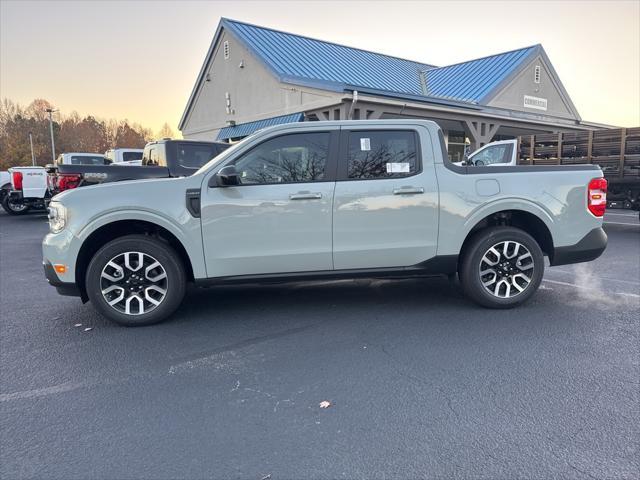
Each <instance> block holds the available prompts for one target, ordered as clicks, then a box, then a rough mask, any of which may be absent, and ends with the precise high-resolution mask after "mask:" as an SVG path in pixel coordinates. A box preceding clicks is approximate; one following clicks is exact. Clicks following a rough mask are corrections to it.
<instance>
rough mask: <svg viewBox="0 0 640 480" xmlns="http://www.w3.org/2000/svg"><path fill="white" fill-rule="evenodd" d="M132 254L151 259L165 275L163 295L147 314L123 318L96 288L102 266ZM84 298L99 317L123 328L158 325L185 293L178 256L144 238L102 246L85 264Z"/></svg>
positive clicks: (123, 238) (98, 284) (124, 239)
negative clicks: (128, 253)
mask: <svg viewBox="0 0 640 480" xmlns="http://www.w3.org/2000/svg"><path fill="white" fill-rule="evenodd" d="M127 251H136V252H142V253H146V254H148V255H151V256H152V257H154V258H155V259H156V260H157V261H159V262H160V263H161V264H162V266H163V267H164V269H165V271H166V273H167V284H168V285H167V294H166V297H165V298H164V300H163V301H162V303H161V304H160V305H158V306H157V307H156V308H154V309H153V310H152V311H150V312H149V313H144V314H142V315H126V314H124V313H121V312H118V311H117V310H115V309H114V308H112V307H111V306H109V304H108V303H107V302H106V300H105V299H104V297H103V296H102V289H101V287H100V275H101V273H102V269H103V268H104V266H105V265H106V263H107V262H108V261H109V260H111V259H112V258H113V257H115V256H116V255H118V254H119V253H123V252H127ZM85 286H86V291H87V296H88V297H89V299H90V300H91V302H92V303H93V306H94V307H95V308H96V310H98V312H100V313H101V314H102V315H103V316H105V317H107V318H108V319H110V320H112V321H114V322H116V323H118V324H120V325H124V326H128V327H132V326H143V325H151V324H154V323H158V322H161V321H163V320H165V319H166V318H168V317H169V316H170V315H171V314H172V313H173V312H175V310H176V309H177V308H178V307H179V306H180V303H181V302H182V299H183V298H184V294H185V290H186V276H185V271H184V266H183V265H182V261H181V259H180V257H179V255H178V254H177V253H176V252H175V250H173V248H171V246H169V245H168V244H166V243H165V242H163V241H162V240H159V239H156V238H153V237H149V236H147V235H128V236H126V237H121V238H118V239H115V240H112V241H111V242H109V243H107V244H106V245H104V246H103V247H102V248H101V249H100V250H98V252H97V253H96V254H95V255H94V256H93V258H92V259H91V261H90V262H89V266H88V268H87V273H86V277H85Z"/></svg>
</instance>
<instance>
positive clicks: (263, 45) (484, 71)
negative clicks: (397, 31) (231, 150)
mask: <svg viewBox="0 0 640 480" xmlns="http://www.w3.org/2000/svg"><path fill="white" fill-rule="evenodd" d="M222 29H226V30H228V31H229V32H231V33H232V34H233V35H234V36H236V37H237V38H238V39H239V40H240V41H241V42H242V43H243V44H244V45H245V46H246V47H247V48H248V49H249V51H251V52H252V53H253V54H254V55H255V56H256V58H257V59H258V60H260V61H261V62H262V63H263V64H264V65H265V66H266V68H268V69H269V70H270V71H271V72H272V73H273V74H274V75H275V76H276V77H277V78H278V80H279V81H281V82H286V83H293V84H296V85H304V86H309V87H315V88H320V89H324V90H333V91H337V92H343V91H350V90H359V91H361V92H363V93H367V92H368V93H371V94H374V95H383V96H384V95H387V96H390V97H395V98H404V99H407V100H417V101H424V102H434V103H445V104H448V105H456V106H458V107H461V106H463V107H466V108H479V105H483V104H485V103H486V102H487V101H488V100H489V99H490V98H491V95H492V93H493V92H495V91H496V90H498V89H499V88H500V87H501V85H503V84H504V83H506V82H508V81H509V79H510V78H512V77H513V75H515V74H517V72H518V70H519V67H521V66H522V65H523V64H524V62H525V61H526V60H527V59H528V58H531V57H533V55H534V54H540V55H541V56H543V58H545V59H547V57H546V54H545V52H544V49H543V48H542V46H540V45H534V46H532V47H526V48H521V49H519V50H513V51H511V52H506V53H500V54H497V55H492V56H489V57H485V58H479V59H476V60H471V61H468V62H463V63H458V64H455V65H449V66H446V67H434V66H433V65H429V64H425V63H420V62H414V61H411V60H406V59H402V58H397V57H392V56H389V55H383V54H381V53H375V52H370V51H367V50H361V49H359V48H352V47H347V46H344V45H338V44H336V43H331V42H325V41H322V40H316V39H313V38H308V37H303V36H300V35H294V34H292V33H286V32H281V31H278V30H273V29H270V28H265V27H260V26H257V25H251V24H248V23H243V22H238V21H236V20H230V19H227V18H223V19H222V20H221V22H220V25H219V26H218V30H217V32H216V35H215V37H214V41H213V42H212V44H211V46H210V48H209V52H208V54H207V59H206V60H205V62H204V64H203V66H202V68H201V70H200V73H199V75H198V81H197V82H196V86H195V87H194V89H193V91H192V92H191V96H190V97H189V102H188V103H187V108H186V109H185V112H184V114H183V116H182V119H181V120H180V124H179V128H180V129H182V128H183V126H184V122H185V121H186V118H187V114H188V112H189V110H190V108H191V105H192V104H193V102H194V101H195V98H196V91H197V88H198V85H200V84H201V83H202V79H203V78H204V74H205V68H206V66H207V65H208V64H209V61H210V58H211V56H212V55H213V52H214V47H215V43H216V42H217V41H218V39H219V38H220V37H219V35H220V32H221V31H222ZM549 66H550V68H551V69H552V67H551V64H550V63H549ZM554 75H555V74H554ZM556 77H557V76H556ZM561 88H562V87H561ZM562 91H564V90H563V89H562ZM565 93H566V92H565ZM566 96H567V98H568V95H566ZM568 102H569V103H570V99H568ZM576 116H577V112H576ZM252 123H253V122H252ZM228 128H237V127H227V128H224V129H223V130H222V131H221V133H222V132H225V131H227V130H228ZM256 128H258V127H256ZM226 138H230V137H226Z"/></svg>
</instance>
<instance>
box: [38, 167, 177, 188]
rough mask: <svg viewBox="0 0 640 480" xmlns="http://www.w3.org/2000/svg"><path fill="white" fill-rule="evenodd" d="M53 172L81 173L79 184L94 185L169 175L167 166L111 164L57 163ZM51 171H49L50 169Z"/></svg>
mask: <svg viewBox="0 0 640 480" xmlns="http://www.w3.org/2000/svg"><path fill="white" fill-rule="evenodd" d="M55 172H56V173H57V175H58V176H60V175H82V181H81V185H83V186H86V185H95V184H99V183H107V182H119V181H123V180H142V179H147V178H165V177H169V176H170V175H169V169H168V168H167V167H156V166H151V165H143V166H113V165H59V166H58V167H56V169H55ZM50 173H51V171H50Z"/></svg>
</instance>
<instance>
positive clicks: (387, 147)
mask: <svg viewBox="0 0 640 480" xmlns="http://www.w3.org/2000/svg"><path fill="white" fill-rule="evenodd" d="M344 134H345V135H346V137H347V138H346V141H345V142H344V143H343V155H341V157H342V158H343V162H341V164H342V165H341V166H342V170H343V174H342V175H340V177H341V178H343V179H347V180H375V179H385V178H401V177H410V176H412V175H415V174H417V173H419V172H420V171H421V165H420V151H419V148H418V145H419V143H418V135H417V133H416V132H415V131H413V130H351V131H346V132H344ZM345 170H346V171H345Z"/></svg>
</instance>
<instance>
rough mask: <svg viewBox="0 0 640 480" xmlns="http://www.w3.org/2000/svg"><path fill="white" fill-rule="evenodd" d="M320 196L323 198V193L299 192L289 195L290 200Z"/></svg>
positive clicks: (314, 198) (310, 198)
mask: <svg viewBox="0 0 640 480" xmlns="http://www.w3.org/2000/svg"><path fill="white" fill-rule="evenodd" d="M318 198H322V193H320V192H316V193H311V192H298V193H292V194H290V195H289V200H317V199H318Z"/></svg>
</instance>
